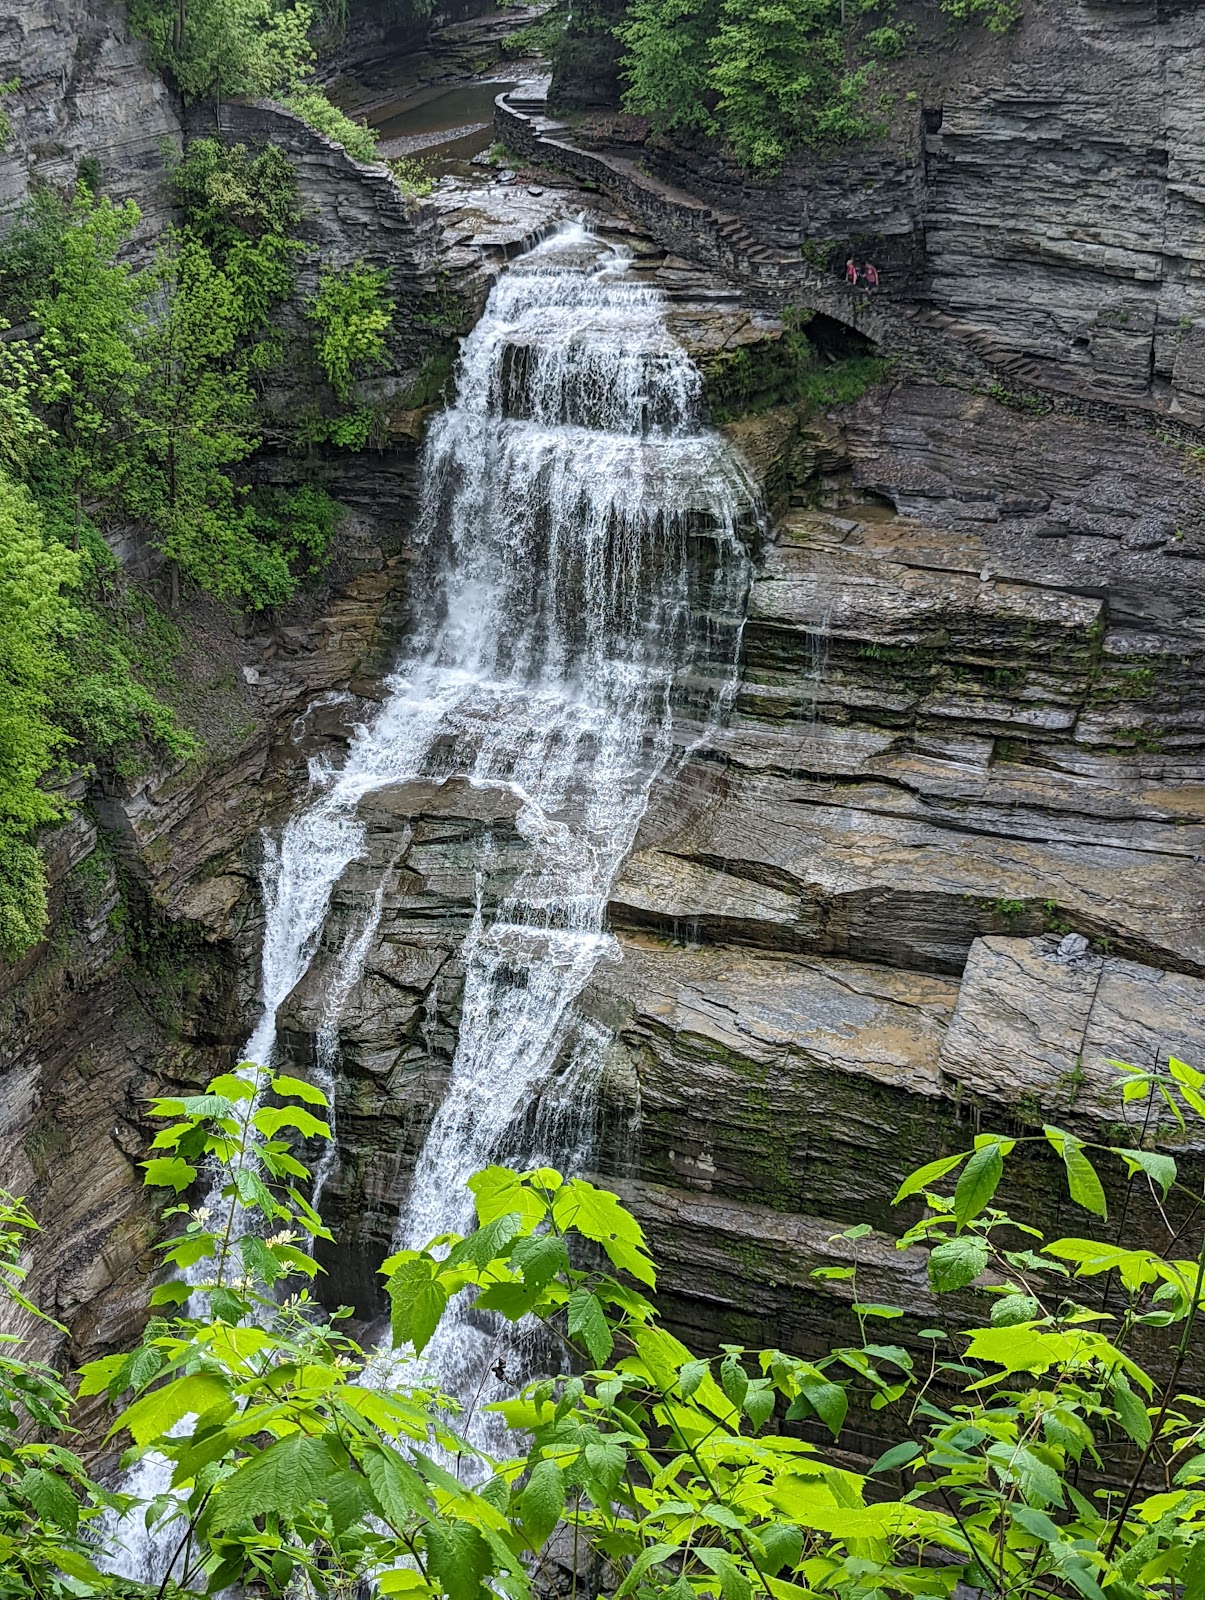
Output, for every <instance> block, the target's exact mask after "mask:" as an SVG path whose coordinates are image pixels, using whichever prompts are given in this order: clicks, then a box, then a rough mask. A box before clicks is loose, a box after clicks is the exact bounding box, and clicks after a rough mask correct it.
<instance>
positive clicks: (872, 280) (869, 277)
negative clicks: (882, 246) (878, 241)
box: [865, 261, 879, 289]
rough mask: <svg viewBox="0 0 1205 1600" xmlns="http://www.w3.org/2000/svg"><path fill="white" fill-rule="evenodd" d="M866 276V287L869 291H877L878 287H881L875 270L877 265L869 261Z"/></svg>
mask: <svg viewBox="0 0 1205 1600" xmlns="http://www.w3.org/2000/svg"><path fill="white" fill-rule="evenodd" d="M865 276H866V287H867V288H868V289H877V288H878V286H879V274H878V272H877V271H876V269H875V264H874V262H873V261H868V262H867V263H866V274H865Z"/></svg>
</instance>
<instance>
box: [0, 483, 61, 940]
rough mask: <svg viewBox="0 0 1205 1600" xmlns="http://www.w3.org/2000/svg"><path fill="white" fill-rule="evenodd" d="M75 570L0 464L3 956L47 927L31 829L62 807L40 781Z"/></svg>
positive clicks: (49, 754) (49, 750)
mask: <svg viewBox="0 0 1205 1600" xmlns="http://www.w3.org/2000/svg"><path fill="white" fill-rule="evenodd" d="M78 574H79V558H78V557H77V556H75V555H73V554H72V552H71V551H69V550H65V549H64V548H63V547H62V545H60V544H57V543H55V542H54V541H53V540H48V539H46V538H45V537H44V534H43V528H42V519H41V517H40V515H39V513H38V509H37V506H36V505H35V503H34V500H33V497H32V495H30V493H29V491H28V490H27V489H26V488H25V487H24V486H23V485H22V484H19V483H15V482H13V480H12V479H11V478H9V477H8V476H7V475H6V474H5V473H4V472H2V471H0V954H3V955H5V956H10V957H11V956H16V955H19V954H21V953H22V952H23V951H24V950H26V949H27V948H28V947H29V946H30V945H31V944H33V943H34V942H35V941H36V940H37V939H39V938H40V937H41V935H42V930H43V928H44V927H45V925H46V887H45V869H44V867H43V864H42V859H41V857H40V855H39V854H38V851H37V849H36V847H35V845H34V843H33V835H34V832H35V830H36V829H37V828H39V827H42V826H43V825H45V824H46V823H51V822H57V821H59V820H60V819H61V818H62V816H63V814H64V806H63V802H62V800H61V799H60V798H59V797H58V796H56V795H54V794H52V793H49V792H48V791H47V790H46V789H45V788H44V787H43V786H42V780H43V776H44V774H45V773H46V772H47V771H48V770H49V769H50V768H51V767H52V766H53V764H54V762H55V761H56V760H57V758H58V757H59V755H60V754H61V753H62V752H63V749H64V746H65V745H66V743H67V738H66V735H65V733H64V731H63V729H62V727H61V726H60V725H59V724H58V723H57V722H56V720H55V717H54V714H53V712H54V703H55V699H56V697H57V695H58V692H59V690H60V688H61V686H62V684H63V683H64V681H65V680H66V677H67V671H68V663H67V657H66V656H65V654H64V652H63V639H64V636H65V635H66V634H68V633H70V632H71V630H72V628H73V626H74V625H75V621H76V612H75V609H74V607H73V605H72V603H71V600H70V598H69V590H70V588H71V586H72V584H74V583H75V581H76V579H77V577H78Z"/></svg>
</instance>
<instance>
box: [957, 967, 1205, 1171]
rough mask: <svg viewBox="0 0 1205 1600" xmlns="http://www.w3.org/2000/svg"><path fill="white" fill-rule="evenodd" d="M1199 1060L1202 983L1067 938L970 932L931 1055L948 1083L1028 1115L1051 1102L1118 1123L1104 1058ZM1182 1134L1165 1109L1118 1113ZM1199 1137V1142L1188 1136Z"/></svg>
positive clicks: (1202, 1062) (1158, 1131) (1153, 1129)
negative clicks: (936, 1052)
mask: <svg viewBox="0 0 1205 1600" xmlns="http://www.w3.org/2000/svg"><path fill="white" fill-rule="evenodd" d="M1169 1056H1178V1057H1180V1058H1181V1059H1183V1060H1186V1061H1188V1062H1189V1063H1191V1064H1193V1065H1196V1066H1205V981H1202V980H1201V979H1200V978H1196V977H1190V976H1187V975H1185V974H1183V973H1176V972H1163V971H1160V970H1159V969H1158V968H1155V967H1149V966H1144V965H1142V964H1141V963H1139V962H1136V961H1125V960H1121V959H1119V958H1118V957H1116V956H1103V955H1100V954H1097V953H1094V952H1093V951H1091V950H1086V949H1085V950H1080V949H1078V948H1077V941H1075V940H1074V939H1071V940H1067V939H1059V938H1058V937H1057V936H1051V937H1047V938H1044V939H1008V938H988V939H977V940H976V941H975V943H974V945H973V946H972V947H971V954H970V958H969V960H968V961H967V965H966V970H965V972H964V973H963V978H962V984H961V987H960V988H959V991H958V1004H957V1006H956V1008H955V1011H954V1016H953V1018H952V1020H951V1022H950V1025H949V1029H948V1031H947V1033H946V1038H945V1043H944V1044H943V1046H942V1051H941V1067H942V1070H943V1072H945V1073H946V1074H947V1075H948V1076H949V1077H950V1078H951V1079H952V1080H954V1081H955V1082H956V1083H957V1085H959V1086H960V1087H961V1088H962V1089H964V1090H969V1091H970V1092H971V1093H972V1094H974V1095H979V1096H982V1097H984V1098H985V1099H986V1100H989V1101H991V1102H993V1103H994V1104H997V1105H1000V1104H1003V1105H1011V1106H1013V1107H1015V1108H1016V1109H1017V1110H1019V1111H1022V1112H1026V1111H1028V1113H1029V1115H1030V1116H1033V1115H1034V1114H1037V1113H1041V1112H1042V1110H1043V1109H1044V1108H1048V1107H1050V1106H1051V1105H1052V1103H1053V1102H1055V1101H1060V1102H1062V1103H1063V1104H1065V1105H1066V1106H1067V1107H1068V1109H1069V1110H1070V1111H1072V1112H1073V1113H1074V1114H1075V1115H1076V1116H1077V1117H1083V1116H1088V1117H1093V1118H1098V1119H1100V1120H1102V1121H1112V1120H1124V1119H1126V1117H1127V1109H1126V1108H1125V1107H1124V1106H1123V1104H1122V1101H1121V1092H1120V1084H1121V1075H1120V1074H1119V1073H1118V1070H1117V1068H1116V1066H1115V1065H1114V1062H1116V1061H1118V1060H1121V1061H1126V1062H1129V1063H1130V1064H1131V1065H1133V1066H1136V1067H1142V1068H1145V1069H1148V1070H1149V1069H1151V1068H1154V1067H1166V1065H1167V1060H1168V1057H1169ZM1129 1120H1130V1121H1132V1122H1133V1123H1134V1129H1133V1139H1134V1142H1137V1140H1138V1139H1139V1137H1140V1136H1141V1135H1142V1133H1143V1132H1144V1131H1145V1132H1146V1133H1147V1134H1148V1135H1149V1136H1157V1137H1158V1138H1159V1139H1160V1140H1161V1141H1164V1140H1170V1141H1171V1142H1173V1143H1180V1142H1181V1134H1180V1130H1179V1128H1178V1126H1177V1124H1176V1123H1175V1121H1174V1119H1173V1118H1172V1116H1171V1114H1170V1112H1168V1111H1167V1110H1166V1108H1164V1107H1161V1106H1160V1105H1159V1104H1155V1105H1154V1106H1153V1107H1152V1109H1151V1111H1150V1112H1149V1113H1148V1112H1147V1109H1146V1107H1145V1105H1143V1106H1140V1107H1139V1109H1138V1111H1137V1112H1136V1113H1132V1114H1130V1116H1129ZM1190 1142H1192V1143H1200V1142H1202V1141H1201V1140H1200V1139H1199V1138H1198V1139H1193V1140H1192V1141H1190Z"/></svg>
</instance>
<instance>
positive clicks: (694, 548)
mask: <svg viewBox="0 0 1205 1600" xmlns="http://www.w3.org/2000/svg"><path fill="white" fill-rule="evenodd" d="M756 517H757V496H756V493H755V491H754V489H753V488H752V486H751V484H750V481H749V479H748V476H747V473H746V471H745V468H744V466H743V464H742V462H741V461H740V459H739V457H738V456H737V455H736V454H735V453H734V452H733V451H732V450H731V448H730V447H729V446H727V445H726V444H725V442H724V441H723V440H722V439H721V438H720V437H719V436H718V435H717V434H715V433H713V432H711V431H710V430H708V429H707V428H706V427H705V425H704V422H703V409H702V395H701V380H700V377H699V373H698V371H697V369H696V368H695V367H694V365H693V363H692V362H691V361H690V359H689V357H688V356H687V354H686V353H685V351H684V350H683V349H682V347H681V346H680V345H678V344H677V342H676V341H675V340H674V339H673V338H672V337H671V336H670V334H669V332H668V330H667V328H666V325H665V315H664V304H663V302H662V299H661V297H660V295H659V294H658V292H657V291H656V290H654V289H652V288H650V287H648V286H646V285H644V284H641V283H639V282H637V281H635V277H634V274H633V272H632V263H631V261H630V259H629V258H628V257H627V256H626V254H625V253H624V252H622V251H620V250H617V249H615V248H612V247H607V246H605V245H603V244H601V243H600V242H599V241H598V240H597V239H596V238H594V237H593V236H592V235H590V234H588V233H587V232H586V231H585V230H584V229H582V228H580V227H576V226H574V227H570V228H567V229H564V230H562V231H561V232H560V233H559V234H557V235H556V236H555V237H553V238H552V239H550V240H548V241H546V242H545V243H544V244H543V245H541V246H539V247H537V249H535V250H534V251H532V252H530V253H529V254H528V255H526V256H525V257H523V258H521V259H520V260H519V261H517V262H515V263H513V264H512V266H511V267H510V269H509V270H508V271H507V273H506V274H505V275H504V276H503V277H502V278H500V280H499V281H498V282H497V283H496V284H495V286H494V288H493V290H492V292H491V295H490V298H489V301H488V304H487V306H486V309H485V312H484V315H483V317H482V319H481V321H480V323H479V324H478V325H477V327H476V329H475V330H474V331H473V333H471V334H470V335H469V336H468V338H467V339H466V340H465V342H464V346H463V350H462V355H461V362H460V367H459V371H458V380H457V395H456V400H455V403H454V404H453V405H452V406H451V407H450V408H449V409H448V410H447V411H446V412H444V413H443V414H442V415H440V416H439V417H437V418H436V419H435V421H434V423H433V424H432V427H431V430H430V433H429V436H428V440H427V443H426V446H425V453H424V458H423V466H422V496H421V507H420V527H419V543H420V555H421V560H420V562H419V563H418V564H417V565H418V568H419V570H418V572H417V573H416V578H415V584H414V601H413V607H412V612H413V614H412V618H411V627H410V630H409V635H408V637H409V644H408V647H407V650H406V653H405V656H404V659H403V660H402V662H401V663H400V664H399V665H398V667H397V669H396V670H395V672H394V673H393V675H392V676H391V677H390V679H389V680H388V683H387V685H386V688H387V691H388V693H387V698H386V700H385V701H384V703H383V704H382V706H381V708H380V710H379V712H378V713H377V715H376V717H375V718H374V719H373V720H372V721H371V722H369V723H366V724H365V725H364V726H363V727H361V728H360V729H359V730H358V731H357V733H356V735H355V737H354V739H353V741H352V744H351V747H350V749H349V752H348V756H347V759H346V761H345V763H344V765H343V767H342V768H341V769H340V770H339V771H337V772H336V771H331V770H328V769H326V768H316V769H315V770H314V771H313V772H312V774H311V780H312V781H311V789H310V793H309V795H308V796H307V799H306V802H305V803H304V804H303V806H302V807H301V808H300V809H299V811H298V812H297V813H296V814H295V815H294V817H293V818H292V819H291V820H290V821H289V823H288V824H287V826H286V827H285V829H284V832H283V835H282V838H281V841H280V845H279V847H278V848H275V849H272V850H270V851H269V852H268V856H267V862H266V883H265V894H264V904H265V911H266V918H267V920H266V928H265V935H264V954H263V973H264V977H263V986H262V995H263V1014H262V1017H261V1020H260V1022H259V1024H258V1026H257V1028H256V1031H255V1033H254V1035H253V1037H252V1040H251V1042H250V1043H249V1045H248V1055H249V1056H250V1057H251V1058H252V1059H257V1060H260V1061H264V1060H266V1059H267V1058H268V1057H269V1056H270V1055H271V1051H272V1048H273V1040H274V1029H275V1018H276V1012H277V1009H278V1007H279V1006H280V1005H281V1004H282V1003H283V1001H284V1000H285V998H286V996H287V995H288V993H289V992H290V991H291V989H292V988H293V987H294V986H295V985H296V983H297V982H298V981H299V980H300V978H301V977H302V976H303V975H304V973H305V971H306V970H307V967H308V965H309V963H310V961H311V959H312V957H313V954H314V951H315V949H316V947H317V942H318V939H319V937H320V934H321V930H322V926H323V922H324V920H325V918H326V914H327V911H328V908H329V905H330V899H331V893H332V890H333V888H334V885H335V884H336V882H337V880H338V879H339V877H340V875H341V874H342V872H343V871H344V869H345V868H346V867H347V866H348V865H349V863H350V862H351V861H352V860H354V859H355V858H356V857H357V856H359V855H360V854H361V853H362V851H363V848H364V843H365V826H364V824H363V823H362V822H361V821H360V820H359V818H358V816H357V806H358V804H359V802H360V800H361V799H363V797H364V796H366V795H368V794H370V793H372V792H373V791H376V790H379V789H382V788H385V787H387V786H392V785H395V784H399V783H403V782H406V781H409V780H413V779H417V778H427V779H432V778H435V779H441V778H445V777H448V776H459V777H462V778H464V779H467V780H468V781H469V782H470V783H471V784H473V785H476V786H492V787H504V788H505V789H507V790H508V791H509V792H511V793H512V794H513V795H514V797H515V801H516V805H517V820H516V827H517V831H518V834H519V836H520V838H521V840H522V842H523V855H522V861H521V865H520V867H519V870H518V872H517V873H515V872H514V870H513V865H512V867H511V868H510V869H508V873H507V875H506V876H505V877H504V875H503V873H502V871H501V869H500V868H499V867H498V866H497V864H496V863H495V862H494V860H493V858H492V857H491V855H490V853H489V852H488V851H487V852H485V853H484V855H483V860H482V863H481V869H480V870H481V875H482V879H483V881H484V886H483V888H479V893H478V911H477V913H476V915H475V916H474V918H473V922H472V926H471V929H470V931H469V934H468V937H467V939H466V943H465V946H464V950H463V965H464V969H465V988H464V1001H463V1013H462V1020H461V1024H460V1030H459V1039H458V1043H457V1047H456V1051H455V1055H454V1059H453V1062H452V1068H451V1077H450V1082H449V1085H448V1089H447V1093H446V1096H445V1099H444V1101H443V1103H442V1105H441V1106H440V1108H439V1110H438V1112H437V1114H436V1116H435V1120H434V1123H433V1125H432V1127H431V1129H430V1132H429V1134H428V1137H427V1140H426V1143H425V1145H424V1147H423V1149H422V1151H421V1153H420V1155H419V1158H418V1161H417V1165H416V1169H415V1172H414V1178H413V1184H412V1187H411V1193H410V1200H409V1206H408V1209H407V1211H406V1213H405V1215H404V1216H403V1217H402V1218H401V1219H400V1221H399V1227H398V1232H397V1242H398V1243H399V1244H403V1245H418V1244H422V1243H425V1242H426V1241H427V1239H429V1238H430V1237H432V1236H433V1235H436V1234H439V1233H443V1232H446V1231H448V1230H451V1229H461V1230H463V1229H465V1228H467V1227H468V1226H470V1225H471V1218H472V1211H471V1206H470V1203H469V1197H468V1195H467V1193H466V1190H465V1180H466V1179H467V1178H468V1177H470V1176H471V1174H472V1173H473V1172H475V1171H476V1170H477V1169H478V1168H480V1167H481V1166H484V1165H486V1164H488V1163H489V1162H490V1161H491V1160H498V1159H504V1160H505V1159H509V1160H516V1161H518V1162H520V1163H522V1164H526V1163H527V1162H528V1160H529V1159H533V1158H535V1157H537V1156H538V1157H539V1158H541V1159H544V1160H549V1161H557V1162H560V1163H561V1164H563V1165H570V1166H571V1165H573V1164H574V1163H575V1162H578V1161H580V1160H581V1159H583V1153H584V1149H585V1146H584V1145H583V1143H582V1141H583V1138H584V1134H585V1131H586V1130H585V1123H584V1119H583V1115H582V1112H583V1110H584V1109H585V1108H587V1107H588V1106H589V1105H590V1103H591V1099H592V1094H593V1087H594V1084H595V1083H596V1081H597V1077H598V1073H599V1070H600V1063H601V1060H602V1053H603V1049H604V1047H605V1038H604V1037H603V1035H602V1031H601V1030H599V1029H598V1028H597V1027H592V1026H591V1025H588V1024H582V1025H580V1026H579V1025H575V1021H574V1007H575V1002H576V1000H577V999H578V997H579V995H580V994H581V992H582V990H583V989H584V988H585V986H586V984H587V983H588V981H589V979H590V976H591V974H592V973H593V972H594V970H595V968H596V967H597V965H598V963H599V962H600V961H601V960H602V959H603V958H604V957H606V956H607V955H608V954H609V953H611V952H613V950H614V941H613V940H612V938H611V936H610V935H609V934H608V932H607V931H606V926H605V913H606V903H607V897H608V894H609V892H610V888H611V885H612V882H613V880H614V878H615V875H616V873H617V871H618V869H619V867H620V866H621V864H622V862H623V859H624V857H625V855H626V854H627V853H628V851H629V850H630V848H631V846H632V843H633V840H634V838H635V834H636V829H637V827H638V825H639V822H640V819H641V816H642V814H643V812H644V810H645V806H646V803H647V799H648V794H649V789H650V787H651V785H652V783H653V781H654V779H655V778H656V777H657V775H658V774H659V773H660V772H661V771H662V770H663V769H664V767H665V765H666V763H667V762H668V761H669V760H671V758H672V757H673V755H674V752H675V749H677V750H679V751H680V750H681V749H682V748H683V746H684V745H685V744H687V743H689V742H690V741H691V739H692V738H693V737H694V736H696V735H697V732H698V730H699V728H700V727H701V726H705V725H706V724H707V723H708V722H709V721H710V720H711V719H712V718H714V716H715V715H716V714H717V713H718V711H719V710H720V708H721V706H722V704H723V702H724V699H725V696H726V695H728V694H729V693H730V692H731V689H732V686H733V682H734V671H735V652H736V646H737V640H738V637H739V627H740V618H741V615H742V613H743V607H744V598H745V592H746V589H747V583H748V560H747V555H746V550H745V540H744V536H745V535H746V534H747V533H748V532H749V530H750V529H751V527H752V526H753V525H754V524H755V522H756ZM381 914H382V894H381V891H380V890H378V893H377V897H376V901H375V904H374V907H373V909H372V911H371V913H370V914H369V916H368V918H367V920H366V922H365V923H364V924H363V925H362V926H361V927H359V928H358V929H353V930H352V931H351V932H350V933H349V934H348V935H347V937H346V939H345V942H344V946H343V949H342V952H341V955H340V958H339V965H338V976H337V979H336V981H335V984H334V985H333V990H337V991H338V992H337V993H335V992H332V993H331V994H329V995H328V997H327V1004H326V1006H325V1008H324V1016H323V1023H322V1029H321V1032H322V1036H323V1037H322V1038H321V1040H320V1056H321V1058H322V1059H321V1062H320V1065H321V1068H322V1069H323V1076H324V1077H325V1076H328V1075H330V1076H333V1073H334V1069H335V1031H334V1030H335V1028H336V1026H337V1020H338V1017H337V1014H338V1010H339V1008H340V1007H341V1005H342V1003H343V1000H344V999H345V998H346V997H347V995H348V993H349V992H350V990H351V988H352V987H353V985H354V983H355V981H356V979H357V978H358V976H359V973H360V970H361V968H362V966H363V963H364V960H365V957H366V955H367V953H368V948H369V945H370V944H371V940H372V937H373V934H374V933H375V930H376V926H377V922H378V920H379V919H380V917H381ZM545 1088H547V1089H548V1091H549V1093H548V1100H549V1104H548V1106H547V1107H546V1108H545V1112H546V1114H545V1115H543V1116H541V1115H540V1114H539V1111H540V1102H541V1091H542V1090H543V1089H545ZM574 1110H575V1111H576V1113H577V1114H576V1115H575V1114H572V1112H573V1111H574ZM325 1176H326V1173H325V1171H324V1172H323V1173H322V1174H321V1177H322V1178H323V1179H325ZM492 1340H493V1331H492V1330H491V1329H490V1328H489V1327H488V1326H484V1325H482V1324H480V1323H475V1322H474V1321H473V1320H472V1319H471V1318H470V1317H467V1316H466V1315H465V1314H464V1313H463V1312H459V1311H457V1309H456V1308H455V1307H453V1308H450V1311H449V1314H448V1316H447V1317H446V1319H445V1322H444V1324H443V1325H442V1326H441V1328H440V1330H439V1332H438V1333H437V1335H436V1338H435V1340H434V1341H433V1344H432V1346H431V1347H429V1352H428V1355H429V1360H430V1362H431V1363H432V1364H433V1365H434V1367H435V1369H436V1374H437V1376H438V1378H439V1380H440V1381H441V1382H442V1384H443V1385H444V1387H445V1388H447V1389H448V1390H450V1391H451V1392H452V1393H454V1394H458V1395H460V1396H462V1397H465V1398H468V1399H471V1398H472V1397H474V1396H476V1395H478V1394H479V1393H480V1392H481V1386H482V1383H483V1381H484V1379H485V1378H486V1375H487V1373H488V1370H489V1365H490V1363H491V1360H492V1353H491V1344H492ZM384 1365H385V1366H387V1363H385V1364H384ZM379 1377H382V1378H383V1379H384V1380H385V1381H387V1371H382V1373H380V1374H379Z"/></svg>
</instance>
